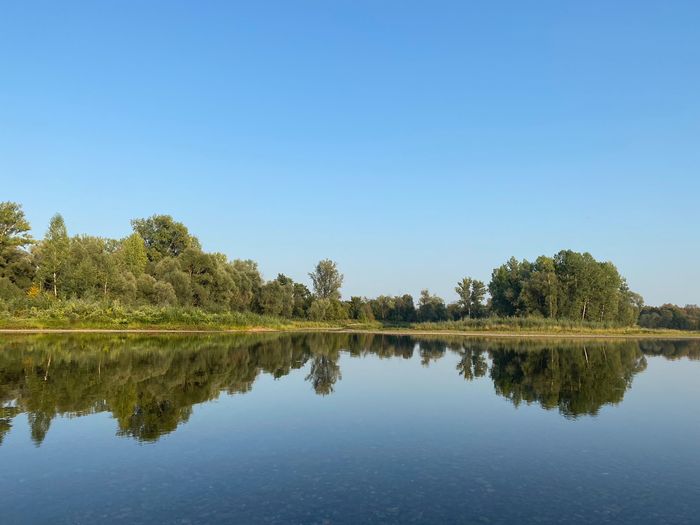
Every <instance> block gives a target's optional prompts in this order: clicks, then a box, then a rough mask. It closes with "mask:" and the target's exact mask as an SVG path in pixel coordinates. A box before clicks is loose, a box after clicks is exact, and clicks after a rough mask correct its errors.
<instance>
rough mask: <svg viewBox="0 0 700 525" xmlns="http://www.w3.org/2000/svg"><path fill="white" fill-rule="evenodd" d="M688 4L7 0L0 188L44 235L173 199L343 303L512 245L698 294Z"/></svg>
mask: <svg viewBox="0 0 700 525" xmlns="http://www.w3.org/2000/svg"><path fill="white" fill-rule="evenodd" d="M698 27H700V3H699V2H697V1H687V2H683V1H654V2H651V1H648V2H647V1H640V0H634V1H615V2H610V1H607V0H601V1H594V0H587V1H585V2H573V1H569V2H562V1H560V0H556V1H554V0H553V1H538V2H522V1H513V2H501V1H494V2H467V1H454V2H442V1H420V2H417V1H416V2H411V1H384V0H373V1H358V0H348V1H339V0H331V1H321V0H317V1H294V2H291V1H279V2H266V1H261V0H255V1H250V2H230V1H226V2H175V1H168V2H116V1H113V2H108V1H104V2H69V1H65V2H53V1H51V2H32V1H23V2H3V3H2V5H1V6H0V183H1V184H0V200H13V201H18V202H21V203H22V204H23V205H24V209H25V211H26V213H27V216H28V218H29V219H30V221H31V223H32V225H33V227H34V230H35V235H36V236H42V235H43V233H44V231H45V229H46V226H47V224H48V220H49V218H50V216H51V215H52V214H53V213H55V212H61V213H62V214H63V216H64V217H65V219H66V223H67V225H68V227H69V230H70V232H71V233H88V234H95V235H105V236H113V237H121V236H124V235H126V234H127V233H128V232H129V231H130V225H129V220H130V219H132V218H134V217H144V216H149V215H152V214H154V213H167V214H171V215H173V216H174V217H175V218H176V219H178V220H181V221H182V222H184V223H185V224H186V225H187V226H188V227H189V228H190V231H191V232H192V233H194V234H195V235H197V236H198V237H199V238H200V240H201V241H202V245H203V247H204V248H205V249H206V250H209V251H221V252H223V253H226V254H227V255H228V256H229V257H231V258H251V259H255V260H256V261H258V262H259V264H260V268H261V270H262V272H263V274H264V276H265V277H266V278H273V277H275V275H276V274H277V273H278V272H284V273H287V274H288V275H290V276H292V277H294V278H295V279H298V280H302V281H307V278H306V273H307V272H308V271H309V270H310V269H311V268H312V267H313V265H314V264H315V262H316V261H317V260H319V259H320V258H325V257H330V258H333V259H335V260H336V261H337V262H338V264H339V266H340V268H341V270H342V271H343V273H344V274H345V286H344V288H343V293H344V295H345V296H349V295H351V294H352V295H377V294H381V293H386V294H397V293H402V292H409V293H413V294H417V293H418V291H419V290H420V289H421V288H429V289H430V290H431V291H433V292H436V293H439V294H441V295H443V296H444V297H445V298H446V299H448V300H451V299H453V298H454V297H455V294H454V291H453V288H454V285H455V282H456V281H457V280H458V279H459V278H461V277H463V276H464V275H471V276H474V277H476V278H479V279H482V280H484V281H488V279H489V277H490V273H491V270H492V269H493V268H494V267H495V266H497V265H499V264H501V263H502V262H503V261H505V260H506V259H507V258H508V257H510V256H511V255H515V256H517V257H518V258H528V259H534V258H535V257H536V256H537V255H539V254H543V253H544V254H553V253H555V252H556V251H558V250H559V249H562V248H571V249H574V250H579V251H590V252H591V253H592V254H593V255H594V256H595V257H597V258H599V259H605V260H612V261H613V262H615V263H616V264H617V266H618V268H619V269H620V271H621V272H622V273H623V275H625V276H627V278H628V280H629V283H630V286H631V287H632V288H633V289H634V290H636V291H638V292H640V293H641V294H642V295H643V296H644V297H645V299H646V301H647V303H649V304H658V303H662V302H676V303H680V304H685V303H700V220H699V219H698V217H699V214H698V203H699V202H700V169H699V168H700V31H699V30H698Z"/></svg>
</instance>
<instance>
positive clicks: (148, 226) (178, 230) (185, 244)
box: [131, 215, 200, 262]
mask: <svg viewBox="0 0 700 525" xmlns="http://www.w3.org/2000/svg"><path fill="white" fill-rule="evenodd" d="M131 225H132V227H133V228H134V232H136V233H138V234H139V235H140V236H141V238H142V239H143V241H144V243H145V245H146V252H147V254H148V259H149V260H150V261H155V262H158V261H160V260H161V259H162V258H163V257H177V256H178V255H180V254H181V253H182V252H184V251H185V250H186V249H187V248H199V247H200V246H199V241H198V240H197V239H196V238H195V237H193V236H192V235H190V232H189V231H188V230H187V227H186V226H185V225H184V224H182V223H181V222H177V221H175V220H174V219H173V218H172V217H171V216H170V215H153V216H152V217H149V218H147V219H134V220H132V221H131Z"/></svg>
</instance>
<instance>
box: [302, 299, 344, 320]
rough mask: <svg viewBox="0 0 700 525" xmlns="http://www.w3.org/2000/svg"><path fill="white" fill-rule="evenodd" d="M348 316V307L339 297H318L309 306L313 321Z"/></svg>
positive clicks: (338, 318)
mask: <svg viewBox="0 0 700 525" xmlns="http://www.w3.org/2000/svg"><path fill="white" fill-rule="evenodd" d="M348 317H349V315H348V310H347V308H346V307H345V305H344V304H343V303H341V302H340V301H339V300H338V299H325V298H316V299H314V301H313V302H312V303H311V307H310V308H309V319H311V320H312V321H337V320H341V319H347V318H348Z"/></svg>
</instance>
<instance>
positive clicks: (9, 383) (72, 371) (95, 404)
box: [0, 333, 700, 445]
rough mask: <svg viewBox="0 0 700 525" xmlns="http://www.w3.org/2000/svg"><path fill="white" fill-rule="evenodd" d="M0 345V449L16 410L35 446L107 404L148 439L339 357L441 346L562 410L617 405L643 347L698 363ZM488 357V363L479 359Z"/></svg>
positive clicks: (499, 383) (213, 340)
mask: <svg viewBox="0 0 700 525" xmlns="http://www.w3.org/2000/svg"><path fill="white" fill-rule="evenodd" d="M3 342H4V345H3V348H2V351H1V352H0V444H1V443H2V441H3V439H4V438H5V436H6V435H7V434H8V433H9V431H10V429H11V428H12V420H13V418H14V417H16V416H17V415H18V414H20V413H27V415H28V419H29V424H30V429H31V436H32V439H33V440H34V442H35V443H36V444H37V445H38V444H40V443H41V442H42V441H43V439H44V438H45V436H46V434H47V432H48V431H49V429H50V425H51V421H52V420H53V418H54V417H55V416H57V415H69V416H80V415H85V414H91V413H95V412H102V411H109V412H111V413H112V414H113V416H114V418H115V419H116V421H117V425H118V431H117V432H118V434H119V435H122V436H130V437H133V438H135V439H138V440H141V441H154V440H156V439H158V437H159V436H161V435H162V434H164V433H168V432H172V431H173V430H175V429H176V428H177V427H178V425H180V424H181V423H183V422H186V421H187V420H188V419H189V417H190V415H191V414H192V407H193V406H194V405H195V404H198V403H202V402H205V401H208V400H211V399H215V398H216V397H217V396H218V395H219V394H220V393H221V392H227V393H229V394H237V393H245V392H248V391H250V390H251V388H252V386H253V383H254V382H255V380H256V378H257V377H258V375H259V374H261V373H266V374H270V375H272V376H273V377H275V378H280V377H284V376H285V375H287V374H289V373H290V372H291V371H292V370H295V369H300V368H302V367H304V366H305V365H306V364H307V363H308V364H309V373H308V375H307V376H306V379H307V381H309V383H310V384H311V387H312V388H313V390H314V391H315V392H316V393H317V394H320V395H327V394H331V393H332V392H333V390H334V386H335V385H336V383H337V381H339V380H340V379H341V371H340V365H339V357H340V355H341V353H346V354H349V355H351V356H358V357H360V356H365V355H373V356H376V357H379V358H394V357H400V358H405V359H407V358H411V357H412V356H413V355H414V354H415V353H416V352H417V353H418V355H419V356H420V359H421V362H422V363H423V364H424V365H426V366H427V365H428V364H429V363H430V362H431V361H435V360H438V359H441V358H442V357H443V356H444V355H445V354H446V353H447V352H450V353H452V354H455V355H457V357H458V364H457V372H458V373H459V374H460V375H461V376H462V377H464V378H465V379H467V380H472V379H475V378H479V377H484V376H485V375H486V374H487V372H488V368H489V365H488V360H490V361H491V372H490V377H491V379H492V380H493V382H494V385H495V388H496V392H497V393H498V394H499V395H502V396H504V397H506V398H507V399H509V400H510V401H511V402H513V403H514V404H515V405H518V404H519V403H521V402H527V403H531V402H536V403H539V404H540V405H542V406H543V407H545V408H558V409H559V410H560V412H561V413H562V414H563V415H565V416H567V417H575V416H578V415H581V414H596V413H597V411H598V410H599V408H600V407H601V406H602V405H604V404H610V403H619V402H620V401H621V400H622V397H623V395H624V393H625V391H626V389H628V388H629V387H630V385H631V381H632V377H633V376H634V374H636V373H637V372H639V371H641V370H643V369H644V367H645V364H646V362H645V360H644V354H652V355H664V356H667V357H669V358H672V359H676V358H679V357H683V356H688V357H691V358H694V359H698V358H700V343H698V342H695V341H678V342H659V341H642V342H639V343H638V342H625V343H613V342H597V343H592V344H591V343H589V344H586V345H584V344H582V343H575V342H569V343H556V344H552V343H546V344H542V343H538V342H535V341H515V340H508V341H503V340H501V341H498V340H475V339H463V338H458V337H434V338H421V339H415V338H412V337H407V336H390V335H371V334H332V333H317V334H303V335H302V334H296V335H292V334H282V335H279V334H277V335H274V334H266V335H255V336H253V335H250V336H223V337H222V336H196V337H184V336H158V337H156V336H148V337H143V336H97V335H96V336H88V335H80V336H75V337H72V336H63V335H62V336H22V337H6V338H4V339H3ZM487 357H488V360H487Z"/></svg>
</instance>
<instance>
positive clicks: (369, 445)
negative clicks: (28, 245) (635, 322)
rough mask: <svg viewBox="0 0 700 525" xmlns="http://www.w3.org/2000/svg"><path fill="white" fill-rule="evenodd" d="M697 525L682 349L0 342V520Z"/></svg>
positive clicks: (254, 340) (697, 440) (696, 405)
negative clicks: (687, 524)
mask: <svg viewBox="0 0 700 525" xmlns="http://www.w3.org/2000/svg"><path fill="white" fill-rule="evenodd" d="M367 522H373V523H410V522H416V523H554V522H567V523H635V524H639V523H700V342H692V341H676V342H674V341H641V342H634V341H625V342H610V341H597V342H596V341H593V342H585V343H584V342H581V341H574V342H561V341H557V342H555V341H548V342H540V343H538V342H533V341H520V340H491V341H479V340H474V339H461V338H446V339H414V338H409V337H388V336H368V335H347V334H344V335H340V334H312V335H289V334H287V335H265V336H225V337H221V336H196V337H182V336H119V337H115V336H92V335H80V336H4V337H2V336H0V523H3V524H12V523H90V524H92V523H367Z"/></svg>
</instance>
